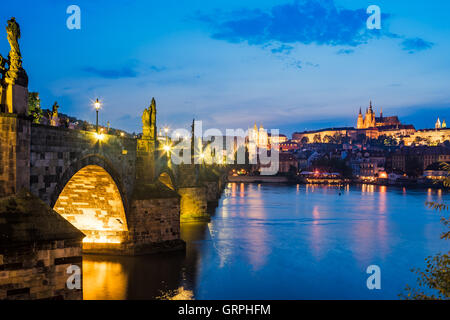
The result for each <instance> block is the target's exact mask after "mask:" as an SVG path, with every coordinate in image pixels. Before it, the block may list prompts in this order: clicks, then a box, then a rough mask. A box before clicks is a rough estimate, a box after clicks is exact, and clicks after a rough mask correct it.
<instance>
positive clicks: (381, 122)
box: [356, 101, 402, 129]
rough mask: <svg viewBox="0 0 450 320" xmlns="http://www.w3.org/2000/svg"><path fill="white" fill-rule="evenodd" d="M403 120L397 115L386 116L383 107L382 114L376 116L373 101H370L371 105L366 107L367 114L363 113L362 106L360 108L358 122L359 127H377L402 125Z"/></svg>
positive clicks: (357, 126)
mask: <svg viewBox="0 0 450 320" xmlns="http://www.w3.org/2000/svg"><path fill="white" fill-rule="evenodd" d="M401 125H402V124H401V122H400V120H399V119H398V117H397V116H391V117H384V116H383V109H381V111H380V116H379V117H376V116H375V112H374V111H373V107H372V101H370V104H369V107H368V108H367V109H366V114H365V115H364V117H363V115H362V113H361V108H360V109H359V114H358V120H357V124H356V128H357V129H369V128H376V127H391V126H401Z"/></svg>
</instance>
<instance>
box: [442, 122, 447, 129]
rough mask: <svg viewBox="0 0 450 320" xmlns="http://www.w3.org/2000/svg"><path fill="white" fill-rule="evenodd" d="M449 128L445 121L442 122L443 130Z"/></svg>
mask: <svg viewBox="0 0 450 320" xmlns="http://www.w3.org/2000/svg"><path fill="white" fill-rule="evenodd" d="M446 128H447V123H446V122H445V120H443V121H442V129H446Z"/></svg>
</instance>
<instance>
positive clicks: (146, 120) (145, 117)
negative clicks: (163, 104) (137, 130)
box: [142, 109, 150, 138]
mask: <svg viewBox="0 0 450 320" xmlns="http://www.w3.org/2000/svg"><path fill="white" fill-rule="evenodd" d="M142 135H143V138H149V136H150V111H149V110H148V109H145V110H144V113H143V114H142Z"/></svg>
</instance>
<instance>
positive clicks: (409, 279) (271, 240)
mask: <svg viewBox="0 0 450 320" xmlns="http://www.w3.org/2000/svg"><path fill="white" fill-rule="evenodd" d="M433 200H437V201H446V202H450V197H449V194H448V193H445V192H442V191H439V190H431V189H430V190H413V189H411V190H410V189H405V188H392V187H384V186H372V185H362V186H343V187H333V186H318V185H315V186H313V185H307V186H304V185H267V184H234V183H233V184H229V185H228V187H227V188H226V190H225V192H224V195H223V197H222V199H221V202H220V205H219V207H218V208H217V210H216V212H215V214H214V215H213V217H212V220H211V222H210V223H208V224H206V223H193V224H192V223H191V224H184V225H182V229H181V232H182V238H183V239H184V240H185V241H186V242H187V248H186V252H185V253H184V252H178V253H167V254H161V255H152V256H145V257H99V256H91V255H86V256H84V258H83V287H84V298H85V299H387V298H388V299H396V298H397V295H398V294H399V293H400V292H401V291H402V289H403V288H404V286H405V285H406V284H407V283H408V284H413V281H414V279H415V276H414V274H412V273H411V272H410V269H411V268H412V267H421V266H423V262H424V260H423V259H424V258H425V257H427V256H428V255H431V254H434V253H437V252H439V251H441V252H443V251H448V245H447V247H446V243H445V242H444V241H442V240H440V239H439V236H440V232H441V231H442V230H443V228H442V226H441V224H440V221H439V219H440V216H439V214H438V213H436V212H434V211H432V210H431V209H427V208H426V207H425V201H433ZM371 264H377V265H379V266H380V267H381V272H382V290H380V291H369V290H368V289H367V288H366V279H367V276H368V275H367V274H366V273H365V270H366V268H367V266H369V265H371Z"/></svg>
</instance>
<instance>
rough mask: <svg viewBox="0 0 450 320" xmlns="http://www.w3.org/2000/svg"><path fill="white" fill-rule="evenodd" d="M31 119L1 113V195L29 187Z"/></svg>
mask: <svg viewBox="0 0 450 320" xmlns="http://www.w3.org/2000/svg"><path fill="white" fill-rule="evenodd" d="M29 143H30V121H29V120H27V119H24V118H21V117H18V116H17V115H14V114H0V197H1V196H6V195H10V194H14V193H16V192H18V191H19V190H20V189H22V188H28V185H29V180H30V175H29V172H30V169H29V168H30V147H29Z"/></svg>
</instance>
